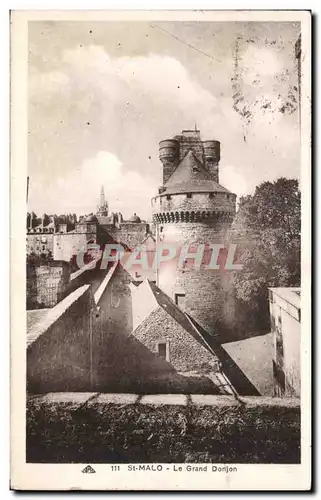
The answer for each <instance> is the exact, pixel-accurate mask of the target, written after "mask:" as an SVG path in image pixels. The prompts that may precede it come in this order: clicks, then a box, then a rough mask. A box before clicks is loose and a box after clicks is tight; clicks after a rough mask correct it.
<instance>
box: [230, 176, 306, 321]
mask: <svg viewBox="0 0 321 500" xmlns="http://www.w3.org/2000/svg"><path fill="white" fill-rule="evenodd" d="M300 211H301V199H300V191H299V186H298V181H297V180H295V179H285V178H280V179H278V180H277V181H275V182H264V183H262V184H260V185H259V186H258V187H257V188H256V190H255V193H254V195H249V196H245V197H242V198H241V199H240V203H239V210H238V213H237V215H236V218H235V221H234V223H233V227H232V230H231V238H232V239H233V241H234V242H239V243H238V247H239V248H240V255H239V262H241V263H242V264H243V270H242V272H238V273H236V274H235V275H234V286H235V292H236V298H237V299H238V300H239V301H240V302H241V303H243V305H248V306H249V310H251V311H252V314H253V312H254V314H256V316H257V319H258V322H261V323H262V322H263V323H265V325H266V321H267V318H268V302H267V289H268V287H291V286H300V233H301V222H300V215H301V214H300Z"/></svg>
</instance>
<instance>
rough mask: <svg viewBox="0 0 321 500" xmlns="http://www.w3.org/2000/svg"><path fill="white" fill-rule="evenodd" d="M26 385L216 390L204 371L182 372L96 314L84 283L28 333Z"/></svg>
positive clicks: (40, 388) (35, 388) (32, 389)
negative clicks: (195, 373) (109, 326)
mask: <svg viewBox="0 0 321 500" xmlns="http://www.w3.org/2000/svg"><path fill="white" fill-rule="evenodd" d="M27 390H28V392H29V393H33V394H36V393H44V392H56V391H62V392H64V391H71V392H77V391H79V392H81V391H99V392H102V391H105V392H136V393H139V394H144V393H160V392H161V393H202V394H217V393H218V389H217V388H216V386H215V385H214V384H213V382H212V381H211V380H210V379H208V378H207V377H205V376H201V377H197V376H193V377H186V376H183V375H181V374H179V373H177V372H176V371H175V369H174V368H173V366H172V365H171V364H170V363H168V362H167V361H166V360H165V359H163V358H161V357H159V356H158V355H157V354H154V353H152V352H151V351H149V350H148V349H147V348H146V347H145V346H144V345H143V344H141V343H140V342H139V341H138V340H137V339H135V338H133V337H128V336H127V335H126V334H122V333H120V332H117V333H115V332H109V331H108V330H107V329H106V328H105V324H104V323H101V321H100V320H97V318H96V305H95V303H94V301H93V297H92V294H91V291H90V289H89V285H86V286H84V287H82V288H81V289H78V290H76V291H75V292H73V293H72V294H70V295H69V296H68V297H66V298H65V299H64V300H63V301H62V302H60V303H59V304H58V305H57V306H56V307H54V308H53V309H51V310H50V311H49V312H48V314H47V316H46V317H45V318H44V320H43V321H42V322H41V323H39V324H38V325H35V327H34V328H33V329H32V330H31V331H30V334H29V337H28V349H27Z"/></svg>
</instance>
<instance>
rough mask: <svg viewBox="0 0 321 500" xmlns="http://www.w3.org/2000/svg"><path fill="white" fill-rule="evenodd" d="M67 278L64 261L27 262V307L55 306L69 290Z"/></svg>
mask: <svg viewBox="0 0 321 500" xmlns="http://www.w3.org/2000/svg"><path fill="white" fill-rule="evenodd" d="M69 280H70V267H69V265H68V264H67V263H66V262H63V261H49V262H43V263H42V264H40V265H39V264H32V263H27V309H37V308H39V307H53V306H55V305H56V304H57V303H58V302H59V301H60V300H62V299H63V298H64V297H65V296H66V294H67V292H68V291H69V289H68V283H69Z"/></svg>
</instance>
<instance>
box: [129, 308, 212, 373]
mask: <svg viewBox="0 0 321 500" xmlns="http://www.w3.org/2000/svg"><path fill="white" fill-rule="evenodd" d="M133 335H134V336H135V337H136V338H137V339H138V340H139V341H140V342H141V343H142V344H144V345H145V347H147V348H148V349H149V350H150V351H151V352H153V353H157V343H158V342H169V362H170V364H171V365H172V366H174V368H175V369H176V370H178V371H192V370H196V371H200V372H206V371H208V370H212V371H216V358H215V357H214V356H213V355H212V354H211V353H210V352H209V351H207V349H205V348H204V347H203V346H202V345H200V344H199V343H198V342H197V340H195V339H194V337H192V335H190V334H189V333H188V332H187V331H186V330H184V328H183V327H181V326H180V325H179V324H178V323H177V322H176V321H175V320H174V319H173V318H172V317H171V316H170V315H169V314H167V313H166V312H165V311H164V309H162V308H161V307H158V308H157V309H156V310H155V311H153V312H152V313H151V315H150V316H149V317H148V318H147V319H146V320H145V321H143V323H142V324H141V325H140V326H139V327H138V328H136V330H134V332H133Z"/></svg>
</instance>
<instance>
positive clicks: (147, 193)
mask: <svg viewBox="0 0 321 500" xmlns="http://www.w3.org/2000/svg"><path fill="white" fill-rule="evenodd" d="M310 30H311V14H310V12H309V11H146V12H143V11H130V12H129V11H128V12H126V11H75V12H71V11H13V12H12V13H11V242H12V243H11V283H12V287H11V291H12V292H11V293H12V296H11V327H12V328H11V487H12V488H13V489H15V490H150V491H160V490H178V491H179V490H181V491H183V490H199V491H202V490H210V491H215V490H308V489H310V487H311V422H310V420H311V310H310V305H311V304H310V301H311V298H310V293H311V292H310V279H311V261H310V252H311V234H310V217H311V160H310V140H311V130H310V111H311V109H310V106H311V103H310V97H311V85H310V79H311V68H310V66H311V32H310Z"/></svg>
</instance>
